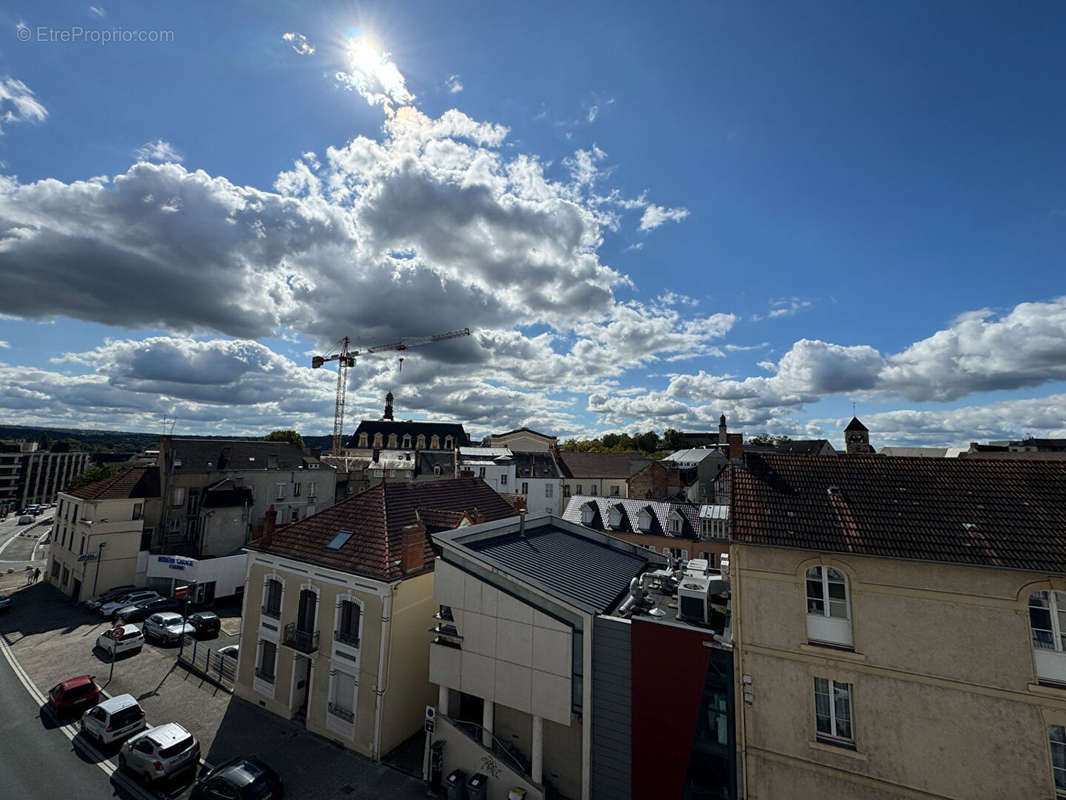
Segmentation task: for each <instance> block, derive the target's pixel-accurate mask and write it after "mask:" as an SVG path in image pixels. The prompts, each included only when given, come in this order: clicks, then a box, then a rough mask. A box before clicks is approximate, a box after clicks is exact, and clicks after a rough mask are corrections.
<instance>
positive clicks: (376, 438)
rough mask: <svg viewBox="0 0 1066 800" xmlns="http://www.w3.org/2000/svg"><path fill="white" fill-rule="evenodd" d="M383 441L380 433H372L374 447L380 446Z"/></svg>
mask: <svg viewBox="0 0 1066 800" xmlns="http://www.w3.org/2000/svg"><path fill="white" fill-rule="evenodd" d="M384 442H385V437H383V436H382V435H381V434H380V433H375V434H374V447H381V446H382V445H383V444H384Z"/></svg>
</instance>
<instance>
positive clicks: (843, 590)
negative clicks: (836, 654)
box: [807, 567, 851, 647]
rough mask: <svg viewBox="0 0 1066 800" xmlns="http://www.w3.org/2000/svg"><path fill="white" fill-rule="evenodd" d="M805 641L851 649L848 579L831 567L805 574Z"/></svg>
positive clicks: (811, 570)
mask: <svg viewBox="0 0 1066 800" xmlns="http://www.w3.org/2000/svg"><path fill="white" fill-rule="evenodd" d="M807 639H808V640H810V641H812V642H821V643H823V644H829V645H834V646H837V647H851V617H850V614H849V613H848V579H847V577H846V576H845V575H844V573H843V572H841V571H840V570H838V569H834V568H833V567H811V568H810V569H808V570H807Z"/></svg>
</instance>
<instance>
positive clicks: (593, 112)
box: [588, 105, 600, 122]
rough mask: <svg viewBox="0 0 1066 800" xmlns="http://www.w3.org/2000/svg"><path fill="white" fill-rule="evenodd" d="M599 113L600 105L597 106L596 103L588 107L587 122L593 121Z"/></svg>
mask: <svg viewBox="0 0 1066 800" xmlns="http://www.w3.org/2000/svg"><path fill="white" fill-rule="evenodd" d="M599 113H600V107H599V106H597V105H593V106H591V107H590V108H589V113H588V121H589V122H595V121H596V117H597V116H599Z"/></svg>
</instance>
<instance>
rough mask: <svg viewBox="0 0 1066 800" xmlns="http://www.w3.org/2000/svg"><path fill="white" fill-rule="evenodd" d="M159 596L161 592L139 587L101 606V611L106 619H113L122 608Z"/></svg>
mask: <svg viewBox="0 0 1066 800" xmlns="http://www.w3.org/2000/svg"><path fill="white" fill-rule="evenodd" d="M157 597H159V592H153V591H152V590H151V589H138V590H136V591H134V592H126V594H123V595H119V596H118V597H116V598H115V599H114V600H109V601H108V602H106V603H104V604H103V605H102V606H100V613H101V614H102V615H103V616H104V618H105V619H113V618H114V617H115V614H117V613H118V610H119V609H120V608H125V607H126V606H132V605H134V604H136V603H139V602H141V601H142V600H154V599H155V598H157Z"/></svg>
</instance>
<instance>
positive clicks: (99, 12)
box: [89, 6, 107, 17]
mask: <svg viewBox="0 0 1066 800" xmlns="http://www.w3.org/2000/svg"><path fill="white" fill-rule="evenodd" d="M89 13H91V14H93V15H94V16H97V17H104V16H107V11H106V10H105V9H102V8H100V6H89Z"/></svg>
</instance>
